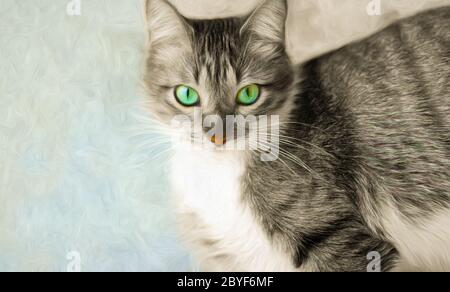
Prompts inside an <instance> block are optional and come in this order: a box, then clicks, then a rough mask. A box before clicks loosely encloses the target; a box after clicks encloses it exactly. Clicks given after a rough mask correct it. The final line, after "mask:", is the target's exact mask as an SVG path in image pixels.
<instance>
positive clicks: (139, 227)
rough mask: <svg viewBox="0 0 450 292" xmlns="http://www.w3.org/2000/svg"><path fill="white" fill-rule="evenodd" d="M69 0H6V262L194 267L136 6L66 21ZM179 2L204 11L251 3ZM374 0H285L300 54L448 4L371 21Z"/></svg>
mask: <svg viewBox="0 0 450 292" xmlns="http://www.w3.org/2000/svg"><path fill="white" fill-rule="evenodd" d="M69 2H70V1H69V0H58V1H54V0H41V1H33V0H25V1H15V0H0V70H1V73H0V271H12V270H19V271H36V270H38V271H65V270H67V269H68V267H70V265H69V264H70V263H71V261H70V260H68V259H67V256H68V255H70V253H71V252H72V251H75V252H76V254H78V255H79V256H80V259H81V269H82V270H83V271H104V270H112V271H178V270H180V271H183V270H192V269H195V266H194V265H193V264H192V263H191V262H190V260H189V256H188V253H187V252H186V251H185V250H184V249H183V247H182V245H181V244H180V243H179V242H178V240H177V236H176V232H175V231H176V229H175V226H174V218H173V212H172V211H171V210H172V204H173V202H171V199H170V196H169V193H168V190H167V186H166V183H165V181H166V176H165V173H166V172H165V168H166V165H165V163H164V155H159V154H158V153H160V152H161V147H163V146H164V145H162V146H160V147H157V146H155V144H157V142H155V141H157V140H155V139H158V138H157V137H156V136H155V135H152V133H151V132H149V131H147V130H146V129H145V125H143V123H142V119H141V118H139V117H140V116H145V112H144V111H143V110H142V109H141V108H140V101H142V99H143V98H144V97H143V96H142V94H141V93H140V80H141V75H142V70H141V69H142V62H143V60H144V54H143V53H144V48H145V33H146V32H145V30H144V22H143V19H142V16H141V15H142V11H141V10H142V6H141V4H142V3H141V1H139V0H134V1H131V0H81V4H82V6H81V15H79V16H69V15H68V14H67V13H66V5H67V4H68V3H69ZM173 2H175V4H176V5H177V6H178V7H180V9H181V11H189V13H187V15H189V16H197V17H202V16H203V17H205V16H207V15H208V16H209V17H210V16H211V15H214V16H216V15H217V16H226V15H231V14H234V13H238V14H243V13H245V12H247V11H249V10H251V8H252V7H254V5H256V2H259V1H258V0H246V1H242V0H220V1H207V0H177V1H173ZM193 2H195V4H196V5H195V6H192V3H193ZM337 2H339V3H337ZM368 2H369V1H362V0H340V1H335V0H321V1H318V0H295V1H292V3H291V4H292V5H291V7H292V8H291V18H290V20H289V28H288V29H289V36H290V37H289V40H290V44H291V45H290V51H291V53H292V55H293V56H294V58H295V59H296V60H305V59H308V58H310V57H311V56H314V55H317V54H319V53H322V52H324V51H327V50H330V49H332V48H335V47H337V46H340V45H342V44H344V43H346V42H349V41H351V40H354V39H357V38H360V37H363V36H365V35H367V34H370V33H371V32H372V31H374V30H376V29H378V28H381V27H383V26H384V25H386V24H387V23H389V22H391V21H393V20H395V19H397V18H400V17H402V16H406V15H410V14H413V13H414V12H416V11H418V10H423V9H425V8H429V7H432V6H438V5H442V4H450V1H449V0H435V1H430V0H414V1H413V0H396V1H394V0H389V1H387V0H385V1H383V0H382V1H381V2H382V15H381V16H374V17H369V16H368V15H367V13H366V5H367V3H368ZM186 7H198V9H196V10H195V11H193V9H186ZM144 122H145V120H144ZM158 148H159V149H158ZM72 254H73V253H72Z"/></svg>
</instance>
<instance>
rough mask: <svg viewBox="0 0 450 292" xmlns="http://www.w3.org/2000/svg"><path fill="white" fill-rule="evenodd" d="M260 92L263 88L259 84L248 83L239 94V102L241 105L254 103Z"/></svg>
mask: <svg viewBox="0 0 450 292" xmlns="http://www.w3.org/2000/svg"><path fill="white" fill-rule="evenodd" d="M260 94H261V90H260V88H259V86H258V85H256V84H251V85H248V86H246V87H244V88H242V89H241V90H239V92H238V95H237V103H239V104H241V105H252V104H254V103H255V102H256V101H257V100H258V98H259V95H260Z"/></svg>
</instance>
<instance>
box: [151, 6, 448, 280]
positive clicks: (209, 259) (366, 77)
mask: <svg viewBox="0 0 450 292" xmlns="http://www.w3.org/2000/svg"><path fill="white" fill-rule="evenodd" d="M287 12H288V4H287V1H285V0H266V1H264V2H263V3H262V4H261V5H260V6H258V7H257V8H256V9H255V11H254V12H253V13H251V14H250V15H248V16H245V17H235V18H226V19H212V20H194V19H188V18H185V17H183V16H182V15H181V14H180V13H179V12H178V11H177V10H176V8H174V7H173V6H172V5H171V4H170V3H169V2H167V1H165V0H147V3H146V15H147V20H148V32H149V50H148V52H147V53H148V58H147V62H146V74H145V78H144V80H145V85H146V90H147V93H148V101H149V105H150V106H149V110H150V112H151V114H152V116H154V117H155V119H157V121H158V123H161V124H162V125H164V127H166V128H167V133H168V134H171V133H174V129H178V130H179V129H180V124H177V125H175V124H174V123H173V119H174V117H176V116H185V117H188V119H189V120H194V119H195V117H198V116H200V117H201V118H202V117H203V118H205V117H209V116H213V117H215V119H216V121H217V123H219V122H221V124H225V125H227V126H228V124H227V121H226V117H228V116H233V115H236V116H237V115H240V116H244V117H247V116H256V117H258V116H264V115H266V116H267V115H268V116H274V117H275V116H276V117H279V121H278V123H277V124H275V125H276V126H278V127H279V134H277V135H275V136H274V137H275V138H278V140H277V139H275V140H276V142H277V143H279V153H278V155H279V157H278V159H273V160H264V159H261V156H260V154H261V153H262V152H263V151H262V150H259V148H257V149H246V150H239V151H237V150H235V151H233V150H230V151H220V150H223V147H224V146H226V145H227V144H228V143H231V141H229V140H233V138H234V139H241V140H242V139H244V140H246V139H248V135H249V134H245V135H244V136H243V137H242V136H240V137H236V136H232V137H231V139H230V138H229V137H228V136H227V138H226V139H225V138H220V137H216V135H215V134H214V132H213V134H211V127H209V126H204V127H203V128H201V130H200V133H199V131H198V130H197V131H195V130H192V129H191V128H187V129H186V131H188V133H187V134H188V136H191V137H192V136H194V135H200V136H201V137H202V139H200V141H201V142H202V144H203V143H204V141H205V140H208V139H209V140H211V141H210V142H209V140H208V142H209V146H207V147H201V148H198V149H193V148H192V147H190V146H192V144H193V143H194V144H195V143H198V142H199V141H196V142H195V141H194V142H192V140H189V139H184V140H183V139H178V140H174V145H173V149H174V152H173V155H172V156H171V159H170V162H169V163H170V179H171V185H172V189H173V193H174V196H175V198H176V203H177V214H178V221H179V224H180V231H181V233H182V234H183V237H184V239H185V240H186V242H187V243H188V244H189V245H190V246H191V247H192V250H193V253H194V254H195V256H196V259H197V260H198V262H199V263H200V266H201V268H202V270H204V271H243V272H249V271H259V272H264V271H265V272H268V271H277V272H292V271H308V272H315V271H318V272H326V271H368V270H369V271H370V270H371V269H372V270H379V271H450V86H449V84H450V7H442V8H438V9H435V10H430V11H426V12H423V13H421V14H418V15H416V16H413V17H410V18H407V19H404V20H401V21H399V22H397V23H395V24H393V25H391V26H389V27H388V28H386V29H384V30H383V31H381V32H378V33H376V34H374V35H373V36H370V37H369V38H367V39H364V40H360V41H357V42H354V43H352V44H349V45H346V46H344V47H342V48H340V49H337V50H335V51H333V52H330V53H327V54H325V55H323V56H320V57H318V58H315V59H313V60H310V61H307V62H305V63H302V64H292V62H291V60H290V58H289V56H288V54H287V52H286V45H285V43H286V37H285V35H286V32H285V30H286V28H285V23H286V18H287ZM305 45H307V44H305ZM222 122H223V123H222ZM246 129H249V127H246ZM249 131H256V130H255V129H253V130H249ZM194 132H195V133H194ZM217 136H219V135H217ZM270 143H272V142H266V144H270ZM377 258H378V259H377ZM372 259H376V260H377V262H376V265H375V269H373V266H371V264H372V263H373V262H371V260H372Z"/></svg>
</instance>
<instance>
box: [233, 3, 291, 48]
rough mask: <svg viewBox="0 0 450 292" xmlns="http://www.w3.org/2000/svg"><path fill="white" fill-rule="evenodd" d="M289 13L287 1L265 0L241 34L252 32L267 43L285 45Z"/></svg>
mask: <svg viewBox="0 0 450 292" xmlns="http://www.w3.org/2000/svg"><path fill="white" fill-rule="evenodd" d="M287 13H288V4H287V0H264V1H263V2H262V4H261V5H260V6H259V7H258V8H256V10H255V11H254V12H253V13H252V14H251V15H250V16H249V17H248V19H247V21H246V22H245V23H244V25H243V27H242V28H241V34H242V33H243V32H250V33H251V34H253V35H255V36H257V37H258V38H259V39H260V40H263V41H266V42H272V43H284V41H285V34H286V18H287Z"/></svg>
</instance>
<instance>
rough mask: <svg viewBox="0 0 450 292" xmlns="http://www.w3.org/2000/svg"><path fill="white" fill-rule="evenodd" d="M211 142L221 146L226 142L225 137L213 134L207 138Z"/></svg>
mask: <svg viewBox="0 0 450 292" xmlns="http://www.w3.org/2000/svg"><path fill="white" fill-rule="evenodd" d="M209 139H210V140H211V142H213V143H214V144H216V145H217V146H222V145H225V144H226V143H227V138H225V137H216V135H213V136H212V137H211V138H209Z"/></svg>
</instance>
